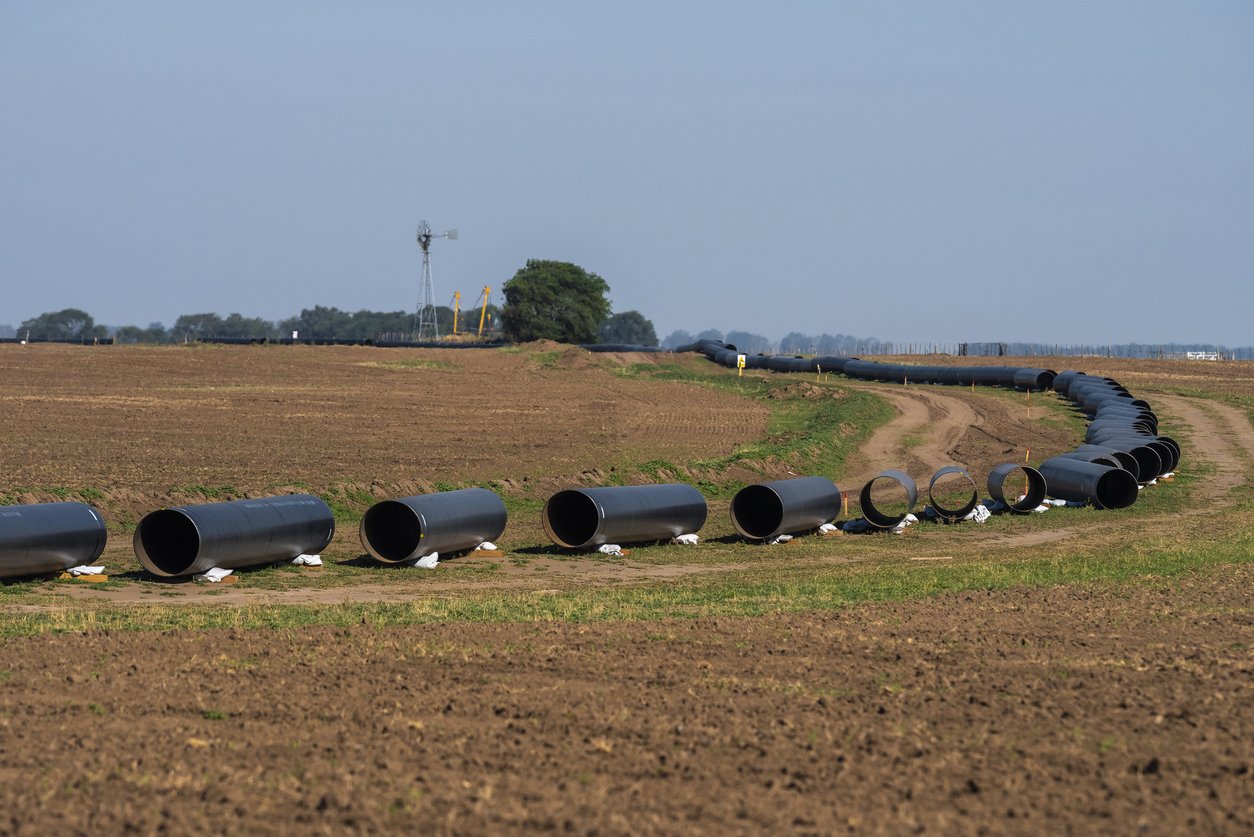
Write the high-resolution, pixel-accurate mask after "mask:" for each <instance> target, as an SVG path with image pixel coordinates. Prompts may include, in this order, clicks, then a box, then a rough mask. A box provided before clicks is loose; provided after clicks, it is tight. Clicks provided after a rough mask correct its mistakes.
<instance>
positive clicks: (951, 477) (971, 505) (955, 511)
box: [927, 465, 980, 520]
mask: <svg viewBox="0 0 1254 837" xmlns="http://www.w3.org/2000/svg"><path fill="white" fill-rule="evenodd" d="M927 497H928V501H929V502H930V503H931V504H932V508H933V509H935V510H936V513H937V514H939V515H940V516H941V517H943V518H945V519H946V520H961V519H962V518H964V517H966V516H967V515H968V514H970V513H971V512H972V511H973V510H974V509H975V506H976V504H977V503H979V502H980V495H979V491H978V490H977V489H976V487H975V480H973V479H971V475H970V474H968V473H967V472H966V471H964V470H963V469H961V468H959V467H957V466H952V465H951V466H949V467H947V468H941V469H940V470H939V471H937V472H936V473H935V474H933V475H932V480H931V482H929V483H928V486H927Z"/></svg>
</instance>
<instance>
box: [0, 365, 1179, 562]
mask: <svg viewBox="0 0 1254 837" xmlns="http://www.w3.org/2000/svg"><path fill="white" fill-rule="evenodd" d="M623 348H624V349H632V347H623ZM685 350H693V351H700V352H702V353H703V354H705V355H706V356H707V357H708V358H710V359H711V360H713V361H714V362H716V363H719V364H722V365H725V366H729V367H734V366H736V365H737V361H738V357H739V353H738V352H737V351H736V347H735V346H733V345H731V344H728V343H724V342H722V341H715V340H705V341H700V342H698V343H696V344H693V345H691V346H687V347H682V348H681V349H680V350H679V351H685ZM746 366H748V367H749V368H763V369H772V370H775V371H780V372H817V371H828V372H839V373H842V374H844V375H847V376H850V377H854V378H860V379H863V380H878V381H894V382H895V381H899V380H900V381H901V382H902V383H906V382H914V383H919V384H955V385H964V386H965V385H985V386H1004V387H1014V388H1018V389H1028V390H1043V389H1048V388H1051V387H1052V388H1053V389H1054V390H1055V391H1056V392H1058V393H1059V394H1060V395H1062V396H1064V397H1066V398H1068V399H1070V400H1071V401H1072V402H1073V403H1074V404H1075V406H1076V409H1077V410H1079V411H1081V412H1083V413H1084V414H1085V415H1086V416H1087V417H1088V418H1089V424H1088V427H1087V430H1086V432H1085V439H1084V444H1082V445H1079V446H1078V447H1076V449H1075V450H1072V451H1068V452H1067V453H1063V454H1060V455H1058V456H1055V457H1052V458H1050V459H1047V460H1045V461H1044V462H1043V463H1042V464H1041V467H1040V468H1039V470H1037V469H1033V468H1030V467H1028V466H1026V465H1018V464H1010V463H1008V464H1004V465H998V466H997V467H995V468H993V469H992V471H991V472H990V473H989V477H988V491H989V495H990V496H991V497H992V498H993V500H995V501H998V502H1000V503H1003V504H1004V505H1005V506H1006V507H1007V508H1009V510H1010V511H1012V512H1019V513H1023V512H1027V511H1031V510H1032V509H1034V508H1036V507H1037V506H1038V505H1040V503H1041V502H1042V501H1043V500H1044V499H1045V497H1046V496H1047V495H1048V496H1052V497H1056V498H1059V499H1062V500H1069V501H1075V502H1088V503H1092V504H1093V505H1095V506H1097V507H1098V508H1105V509H1118V508H1124V507H1126V506H1130V505H1131V504H1132V503H1133V502H1135V500H1136V497H1137V492H1138V483H1142V484H1143V483H1148V482H1151V481H1153V480H1154V479H1156V478H1157V477H1159V476H1161V475H1163V474H1165V473H1168V472H1170V471H1174V470H1175V469H1176V467H1177V466H1178V465H1179V462H1180V446H1179V445H1178V444H1177V443H1176V442H1175V441H1174V440H1173V439H1171V438H1170V437H1167V436H1162V435H1159V434H1158V417H1157V416H1156V415H1155V414H1154V412H1153V410H1151V409H1150V406H1149V404H1148V403H1146V402H1145V401H1143V400H1141V399H1137V398H1134V397H1133V396H1132V395H1131V393H1129V392H1128V390H1127V389H1126V388H1125V387H1123V386H1122V385H1120V384H1119V383H1118V382H1117V381H1114V380H1113V379H1110V378H1105V377H1099V376H1091V375H1086V374H1085V373H1083V372H1076V371H1065V372H1062V373H1058V374H1055V373H1054V372H1052V371H1050V370H1047V369H1029V368H1019V367H999V366H980V367H939V366H906V365H901V364H882V363H875V362H872V361H863V360H859V359H857V358H847V357H818V358H800V357H779V356H766V355H753V356H749V357H747V358H746ZM1016 473H1019V474H1020V475H1021V476H1019V477H1015V478H1014V479H1013V480H1012V479H1011V478H1012V475H1014V474H1016ZM952 479H957V480H959V481H960V482H961V481H964V480H965V482H966V483H968V484H969V488H970V493H969V496H967V497H966V498H965V499H964V500H963V502H961V503H956V504H952V505H950V504H949V501H948V500H946V501H945V502H942V501H941V500H940V498H939V497H938V496H937V492H936V487H937V485H938V483H939V482H941V481H943V480H952ZM885 484H887V485H888V486H889V487H893V486H895V487H896V489H897V490H899V491H900V492H901V493H902V496H903V498H904V501H905V503H904V505H905V508H906V511H905V512H901V513H899V514H890V513H886V512H884V511H881V510H880V509H879V508H878V507H877V506H876V505H875V502H874V498H873V496H872V494H873V492H874V491H875V490H876V489H877V487H880V490H882V487H883V486H884V485H885ZM1019 485H1022V486H1023V493H1022V494H1019V492H1018V490H1017V488H1018V486H1019ZM1010 486H1014V487H1015V489H1016V490H1008V487H1010ZM928 493H929V499H930V500H931V503H932V507H933V508H934V509H935V510H936V512H937V514H938V515H939V516H940V517H942V518H943V519H946V520H958V519H962V518H963V517H965V516H966V515H967V514H969V513H970V512H971V511H972V510H973V509H974V507H975V505H976V504H977V503H978V494H977V492H976V490H975V484H974V481H973V480H972V479H971V477H970V475H969V474H968V473H967V472H966V471H965V470H964V469H962V468H961V467H959V466H956V465H955V466H950V467H947V468H942V469H941V470H940V471H937V472H936V474H934V475H933V477H932V479H931V482H930V483H929V486H928ZM841 499H842V498H841V492H840V490H839V489H838V488H837V487H836V485H835V483H833V482H832V481H831V480H830V479H827V478H825V477H799V478H795V479H789V480H777V481H774V482H765V483H758V484H755V485H751V486H748V487H746V488H744V489H742V490H741V491H740V492H739V493H737V495H736V496H735V498H733V500H732V504H731V519H732V524H733V526H734V527H735V529H736V531H737V532H739V533H740V534H741V535H742V536H744V537H746V538H750V539H760V540H765V539H770V538H774V537H776V536H778V535H781V534H789V533H795V532H803V531H809V530H813V529H816V528H818V527H819V526H821V525H823V524H824V523H829V522H831V521H833V520H835V518H836V516H837V514H838V513H839V510H840V508H841ZM917 500H918V487H917V485H916V484H915V482H914V480H913V479H912V478H911V477H910V476H909V475H908V474H905V473H904V472H901V471H894V470H888V471H882V472H881V473H879V474H877V475H876V476H875V477H873V478H872V479H871V480H869V481H868V482H867V483H866V484H865V485H864V486H863V487H862V490H861V492H860V494H859V504H860V506H861V508H862V512H863V515H864V517H865V518H866V520H867V521H868V522H869V523H870V524H872V525H873V526H876V527H880V528H891V527H893V526H896V525H897V524H899V523H900V522H901V521H902V520H903V519H904V518H905V516H906V514H908V513H909V510H910V509H912V508H913V507H914V505H915V503H916V502H917ZM706 515H707V508H706V503H705V498H704V497H703V496H702V495H701V493H700V492H699V491H697V489H695V488H693V487H692V486H690V485H685V484H668V485H643V486H615V487H607V488H579V489H568V490H564V491H559V492H557V493H556V494H554V495H553V496H552V497H550V498H549V500H548V502H547V503H546V504H545V507H544V515H543V524H544V530H545V533H546V534H547V535H548V536H549V538H550V539H551V540H552V541H553V542H554V543H555V544H557V545H558V546H562V547H567V548H571V549H586V548H595V547H598V546H602V545H605V544H609V543H615V542H624V543H640V542H647V541H657V540H665V539H669V538H674V537H677V536H679V535H682V534H691V533H696V532H697V531H698V530H700V529H701V527H702V526H703V525H704V524H705V520H706ZM506 517H507V516H506V511H505V505H504V503H503V502H502V501H501V499H500V498H499V497H498V496H497V495H496V494H494V493H493V492H491V491H488V490H487V489H483V488H467V489H461V490H458V491H449V492H441V493H437V494H427V495H421V496H415V497H405V498H402V499H397V500H384V501H382V502H380V503H377V504H375V505H374V506H372V507H371V508H370V509H369V510H368V511H367V512H366V514H365V515H364V516H363V518H362V521H361V527H360V536H361V541H362V545H363V546H364V547H365V549H366V551H367V552H368V553H369V554H370V555H371V556H373V557H374V558H375V559H377V560H379V561H381V562H383V563H389V564H399V563H403V562H407V561H414V560H417V559H419V558H422V557H424V556H427V555H431V554H433V553H437V552H458V551H461V550H468V549H473V548H475V547H477V546H478V545H479V544H481V543H483V542H485V541H490V540H493V539H495V538H498V537H500V535H501V534H502V533H503V532H504V531H505V525H506ZM334 534H335V518H334V516H333V515H332V513H331V509H330V508H329V507H328V506H327V505H326V503H324V502H323V501H322V500H321V499H320V498H318V497H314V496H312V495H308V494H294V495H288V496H283V497H267V498H259V499H247V500H235V501H231V502H226V503H207V504H201V505H189V506H180V507H176V508H167V509H160V510H158V511H154V512H152V513H150V514H148V515H146V516H145V517H144V519H143V520H142V521H140V524H139V526H138V527H136V531H135V536H134V550H135V555H136V557H137V558H138V559H139V561H140V563H141V564H142V565H143V566H144V568H145V569H147V570H148V571H149V572H151V573H152V574H154V575H156V576H161V577H176V576H184V575H194V574H197V573H201V572H204V571H206V570H208V569H212V568H215V567H220V568H224V569H230V568H237V567H244V566H253V565H258V564H265V563H272V562H275V561H281V560H288V559H292V558H295V557H296V556H298V555H301V554H313V553H318V552H321V551H322V550H323V549H324V548H325V547H326V546H327V545H328V544H330V542H331V539H332V537H333V536H334ZM106 539H107V534H106V528H105V521H104V519H103V517H101V515H100V513H99V512H98V511H97V510H96V509H94V508H93V507H91V506H90V505H87V504H85V503H43V504H37V505H23V506H5V507H0V577H15V576H27V575H39V574H46V573H51V572H57V571H60V570H65V569H68V568H70V567H74V566H79V565H88V564H91V562H92V561H94V560H96V559H97V558H98V557H99V556H100V555H101V553H102V552H103V551H104V548H105V543H106Z"/></svg>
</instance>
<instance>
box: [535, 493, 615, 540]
mask: <svg viewBox="0 0 1254 837" xmlns="http://www.w3.org/2000/svg"><path fill="white" fill-rule="evenodd" d="M544 524H545V528H546V529H548V530H549V534H550V535H551V536H552V537H553V540H555V541H557V542H558V544H559V545H561V546H564V547H567V548H569V549H577V548H578V547H581V546H586V545H587V544H588V543H589V542H590V541H591V540H592V539H593V538H594V537H596V534H597V528H598V527H599V526H600V525H601V515H600V511H599V510H598V509H597V504H596V502H595V501H594V500H593V499H592V498H591V497H589V496H588V495H586V494H584V493H583V492H580V491H573V490H566V491H559V492H557V493H556V494H554V495H553V496H552V497H550V498H549V501H548V502H547V503H545V504H544Z"/></svg>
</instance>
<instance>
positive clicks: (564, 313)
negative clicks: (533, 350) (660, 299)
mask: <svg viewBox="0 0 1254 837" xmlns="http://www.w3.org/2000/svg"><path fill="white" fill-rule="evenodd" d="M501 290H503V291H504V292H505V307H504V309H503V310H502V311H501V328H502V330H503V331H504V332H505V339H506V340H511V341H513V342H516V343H525V342H527V341H529V340H557V341H558V342H561V343H592V342H595V341H596V339H597V328H598V327H599V326H600V325H601V323H602V322H604V321H605V320H606V319H607V318H608V317H609V315H610V301H609V300H608V299H607V298H606V294H608V293H609V290H610V286H609V285H608V284H606V282H605V280H604V279H602V278H601V277H600V276H597V275H596V274H595V273H590V272H589V271H586V270H584V269H583V268H582V267H579V266H578V265H574V264H571V263H570V262H555V261H547V260H544V259H528V260H527V266H526V267H524V268H522V269H520V270H519V271H518V272H517V273H515V274H514V278H513V279H510V280H509V281H508V282H506V283H505V285H504V287H502V289H501Z"/></svg>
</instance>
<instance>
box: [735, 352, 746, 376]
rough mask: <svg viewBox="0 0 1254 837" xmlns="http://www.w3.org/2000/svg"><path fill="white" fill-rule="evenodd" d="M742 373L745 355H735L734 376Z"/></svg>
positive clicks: (743, 372) (743, 371)
mask: <svg viewBox="0 0 1254 837" xmlns="http://www.w3.org/2000/svg"><path fill="white" fill-rule="evenodd" d="M744 374H745V356H744V355H736V377H741V376H742V375H744Z"/></svg>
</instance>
